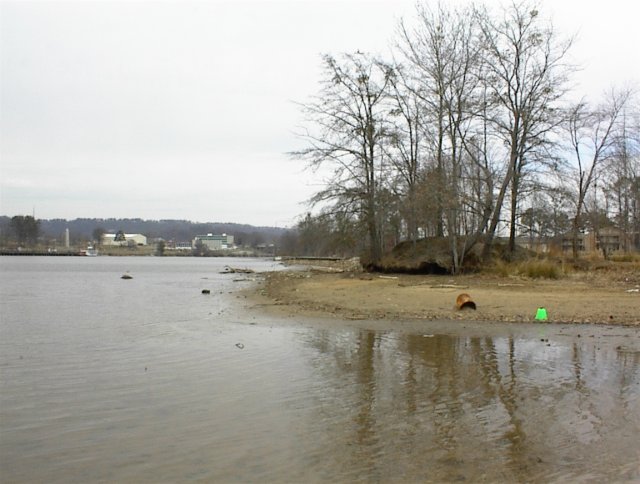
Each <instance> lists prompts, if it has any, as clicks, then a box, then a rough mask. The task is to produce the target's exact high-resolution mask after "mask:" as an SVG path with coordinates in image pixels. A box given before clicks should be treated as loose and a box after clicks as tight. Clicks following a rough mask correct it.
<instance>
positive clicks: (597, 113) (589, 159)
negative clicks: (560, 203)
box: [567, 89, 631, 257]
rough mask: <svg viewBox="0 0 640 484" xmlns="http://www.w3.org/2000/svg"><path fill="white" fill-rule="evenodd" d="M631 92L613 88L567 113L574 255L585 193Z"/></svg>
mask: <svg viewBox="0 0 640 484" xmlns="http://www.w3.org/2000/svg"><path fill="white" fill-rule="evenodd" d="M630 96H631V91H630V90H629V89H623V90H615V89H612V90H611V91H610V92H609V93H607V96H606V99H605V101H604V102H603V103H602V104H600V105H599V106H598V107H596V108H595V109H591V108H589V106H588V105H587V104H586V102H584V101H582V102H580V103H578V104H577V105H575V106H574V107H573V108H572V109H571V111H570V113H569V117H568V123H567V124H568V126H567V130H568V133H569V139H570V147H571V150H572V152H573V158H574V161H575V165H574V168H573V170H572V172H573V175H574V176H573V177H572V179H574V180H575V188H574V189H575V192H576V193H575V207H576V208H575V215H574V217H573V224H572V232H573V233H572V239H573V241H572V250H573V257H577V256H578V234H579V231H580V227H581V222H582V214H583V209H584V204H585V198H586V196H587V193H588V192H589V190H590V189H591V187H592V185H593V183H594V182H595V180H596V176H597V173H598V169H599V168H600V166H601V165H603V164H605V163H606V162H607V161H608V160H610V159H611V157H612V156H613V154H614V149H615V146H616V141H617V140H618V139H619V137H620V136H622V135H623V133H622V130H621V128H622V125H621V124H620V121H621V115H622V113H623V110H624V107H625V105H626V104H627V103H628V101H629V99H630Z"/></svg>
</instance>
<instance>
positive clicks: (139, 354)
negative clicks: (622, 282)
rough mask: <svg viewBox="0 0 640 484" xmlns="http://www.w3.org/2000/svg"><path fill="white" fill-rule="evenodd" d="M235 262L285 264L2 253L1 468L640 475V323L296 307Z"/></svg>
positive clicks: (441, 477) (345, 478)
mask: <svg viewBox="0 0 640 484" xmlns="http://www.w3.org/2000/svg"><path fill="white" fill-rule="evenodd" d="M227 264H228V265H230V266H233V267H251V268H253V269H256V270H277V269H279V268H280V266H278V265H277V263H275V262H272V261H267V260H257V259H235V260H234V259H214V258H157V257H155V258H154V257H147V258H136V257H131V258H125V257H97V258H91V257H84V258H83V257H2V258H0V273H1V276H0V277H1V278H0V304H1V306H0V309H1V311H0V316H1V324H0V371H1V373H0V481H1V482H3V483H13V482H30V483H31V482H60V483H62V482H65V483H67V482H185V481H195V482H359V481H360V482H362V481H364V482H461V481H465V482H612V481H613V482H626V481H634V480H635V481H637V480H640V437H638V436H639V435H640V342H639V338H638V330H637V329H633V328H620V327H617V328H616V327H595V326H552V325H504V324H495V325H493V324H487V323H485V324H483V325H474V324H472V323H464V326H461V324H462V323H460V322H455V323H444V322H443V323H429V322H421V323H418V322H402V321H399V322H390V323H388V324H386V326H385V325H384V324H383V325H382V326H381V325H380V323H379V322H377V323H375V324H374V322H371V324H369V323H368V322H366V321H365V322H358V323H357V325H356V324H354V323H352V322H344V323H336V321H326V322H323V321H322V320H303V319H300V318H296V317H293V318H291V317H289V318H285V317H282V318H281V319H279V318H278V317H276V316H273V315H271V316H269V315H266V314H263V313H261V312H260V311H259V310H258V309H250V308H247V303H246V301H247V300H246V299H244V297H243V296H242V295H240V294H238V290H239V289H241V288H245V287H247V286H248V285H250V284H255V282H251V281H248V280H246V279H247V277H246V276H241V275H238V274H220V272H221V270H222V269H223V266H224V265H227ZM127 272H128V273H129V274H130V275H131V276H132V277H133V278H132V279H130V280H123V279H121V278H120V276H121V275H122V274H124V273H127ZM202 289H209V290H210V292H211V293H210V294H209V295H203V294H202V293H201V292H202Z"/></svg>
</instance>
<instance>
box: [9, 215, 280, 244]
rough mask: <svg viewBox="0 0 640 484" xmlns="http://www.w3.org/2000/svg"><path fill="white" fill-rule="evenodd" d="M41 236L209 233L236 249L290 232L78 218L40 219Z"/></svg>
mask: <svg viewBox="0 0 640 484" xmlns="http://www.w3.org/2000/svg"><path fill="white" fill-rule="evenodd" d="M10 221H11V218H10V217H7V216H0V230H1V232H5V233H6V230H7V228H8V227H9V223H10ZM39 222H40V231H41V235H43V236H44V237H47V238H52V239H60V238H61V237H63V236H64V233H65V230H66V229H67V228H68V229H69V235H70V237H71V239H72V240H73V241H76V240H91V239H92V238H93V233H94V231H95V230H96V229H103V230H105V231H106V232H113V233H115V232H117V231H118V230H122V231H123V232H125V233H137V234H144V235H146V236H147V237H148V238H156V237H161V238H163V239H165V240H173V241H175V242H190V241H191V240H193V238H194V237H195V236H196V235H203V234H208V233H213V234H223V233H224V234H230V235H233V236H234V238H235V243H236V244H238V245H251V246H255V245H257V244H263V243H267V244H268V243H272V242H276V241H277V240H279V239H280V237H281V236H282V235H284V234H286V233H287V232H288V231H289V229H285V228H279V227H256V226H253V225H247V224H237V223H231V222H225V223H220V222H210V223H209V222H208V223H196V222H190V221H188V220H143V219H139V218H124V219H116V218H108V219H102V218H77V219H75V220H65V219H51V220H46V219H39Z"/></svg>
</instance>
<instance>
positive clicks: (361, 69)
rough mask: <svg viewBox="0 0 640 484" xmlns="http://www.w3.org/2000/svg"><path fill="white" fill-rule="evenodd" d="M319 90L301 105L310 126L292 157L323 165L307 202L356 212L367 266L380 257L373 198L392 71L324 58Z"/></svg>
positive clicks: (356, 57) (358, 57) (354, 57)
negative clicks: (322, 184)
mask: <svg viewBox="0 0 640 484" xmlns="http://www.w3.org/2000/svg"><path fill="white" fill-rule="evenodd" d="M323 67H324V78H323V81H322V84H323V87H322V89H321V92H320V94H319V95H318V96H317V97H316V98H315V101H313V102H311V103H308V104H305V105H303V112H304V113H305V114H306V116H307V122H308V124H309V127H308V128H307V129H306V130H305V131H304V132H303V133H302V134H301V137H302V138H303V139H304V140H305V141H306V142H307V145H308V146H307V147H306V148H305V149H302V150H300V151H298V152H295V153H293V155H294V156H296V157H298V158H301V159H304V160H305V161H307V162H308V164H309V165H310V166H311V167H314V168H317V167H320V166H321V165H328V166H329V167H330V170H331V178H330V179H329V180H327V186H326V188H325V189H324V190H322V191H320V192H319V193H317V194H316V195H315V196H314V198H313V200H312V202H314V203H318V202H323V201H332V202H333V203H334V204H336V205H337V206H338V209H339V211H346V210H349V211H351V212H354V213H358V214H360V216H361V220H362V222H363V224H364V225H365V227H366V230H367V234H368V239H369V240H368V242H369V244H368V245H369V247H368V262H369V263H370V264H372V265H374V266H375V265H376V264H377V263H378V262H379V260H380V257H381V255H382V240H381V234H380V227H379V218H378V194H379V190H380V187H381V182H382V179H383V169H384V165H383V161H384V153H383V150H382V143H383V141H384V139H385V137H386V130H385V116H384V114H385V110H384V108H383V105H384V101H385V99H386V89H387V87H388V85H389V82H390V79H391V76H392V74H393V70H392V69H391V68H390V67H389V66H387V65H384V64H382V63H380V62H377V61H376V60H374V59H373V58H372V57H371V56H369V55H365V54H361V53H356V54H344V55H343V56H342V57H341V59H340V60H337V59H335V58H334V57H332V56H329V55H325V56H324V58H323Z"/></svg>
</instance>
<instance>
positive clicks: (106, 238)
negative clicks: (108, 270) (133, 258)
mask: <svg viewBox="0 0 640 484" xmlns="http://www.w3.org/2000/svg"><path fill="white" fill-rule="evenodd" d="M118 235H119V237H118ZM123 236H124V240H123ZM116 238H118V240H116ZM101 244H102V245H105V246H106V245H120V246H128V245H147V237H146V236H144V235H142V234H122V233H119V234H104V235H103V236H102V240H101Z"/></svg>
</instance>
